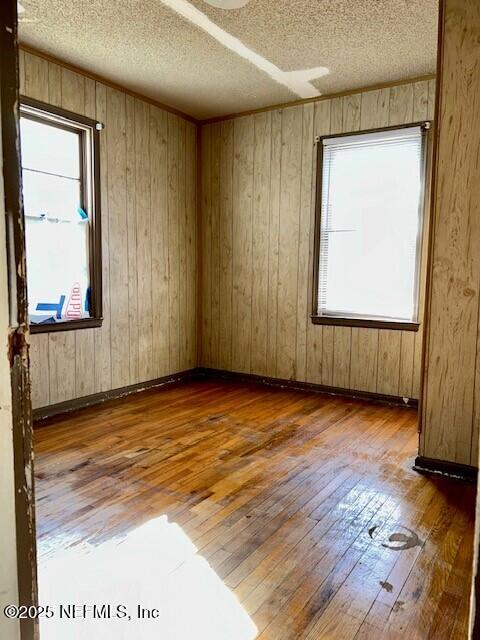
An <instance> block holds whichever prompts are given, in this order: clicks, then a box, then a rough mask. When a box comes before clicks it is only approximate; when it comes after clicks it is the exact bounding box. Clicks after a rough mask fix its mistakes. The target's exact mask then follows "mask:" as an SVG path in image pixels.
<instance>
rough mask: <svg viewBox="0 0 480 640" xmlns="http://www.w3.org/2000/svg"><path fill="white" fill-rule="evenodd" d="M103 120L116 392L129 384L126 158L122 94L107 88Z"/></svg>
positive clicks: (113, 378) (112, 346)
mask: <svg viewBox="0 0 480 640" xmlns="http://www.w3.org/2000/svg"><path fill="white" fill-rule="evenodd" d="M107 119H108V128H107V129H106V130H105V134H106V138H107V163H108V215H109V218H108V228H109V263H110V287H111V291H114V292H115V303H114V304H113V305H112V307H111V309H110V342H111V367H112V386H113V388H116V387H123V386H125V385H127V384H129V382H130V345H129V340H128V339H127V336H128V335H129V322H128V259H125V257H126V256H125V252H124V246H125V238H127V189H126V187H127V176H126V169H127V156H126V135H125V126H126V103H125V94H124V93H121V92H120V91H116V90H115V89H111V88H107ZM79 333H80V332H79ZM127 363H128V366H126V364H127Z"/></svg>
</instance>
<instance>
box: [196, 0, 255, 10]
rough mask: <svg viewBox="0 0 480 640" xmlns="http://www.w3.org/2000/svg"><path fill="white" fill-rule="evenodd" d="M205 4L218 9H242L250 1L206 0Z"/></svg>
mask: <svg viewBox="0 0 480 640" xmlns="http://www.w3.org/2000/svg"><path fill="white" fill-rule="evenodd" d="M205 2H206V3H207V4H211V5H212V7H216V8H217V9H241V8H242V7H244V6H245V5H246V4H248V3H249V2H250V0H205Z"/></svg>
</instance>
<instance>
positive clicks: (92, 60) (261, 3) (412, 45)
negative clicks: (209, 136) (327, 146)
mask: <svg viewBox="0 0 480 640" xmlns="http://www.w3.org/2000/svg"><path fill="white" fill-rule="evenodd" d="M22 5H23V7H24V8H25V13H24V14H23V20H24V21H22V22H21V23H20V42H21V43H24V44H26V45H29V46H31V47H34V48H36V49H38V50H40V51H43V52H45V53H48V54H50V55H52V56H55V57H58V58H60V59H62V60H64V61H66V62H69V63H71V64H74V65H77V66H80V67H83V68H85V69H88V70H89V71H91V72H92V73H95V74H97V75H101V76H103V77H105V78H107V79H110V80H111V81H113V82H116V83H117V84H121V85H123V86H125V87H127V88H129V89H131V90H133V91H137V92H138V93H141V94H144V95H146V96H148V97H150V98H153V99H155V100H158V101H160V102H163V103H165V104H169V105H171V106H173V107H176V108H177V109H180V110H182V111H184V112H186V113H188V114H190V115H193V116H194V117H197V118H200V119H203V118H209V117H213V116H218V115H224V114H228V113H233V112H239V111H244V110H249V109H255V108H258V107H263V106H269V105H272V104H277V103H283V102H289V101H292V100H296V99H298V97H299V93H298V92H296V89H295V87H296V86H297V85H298V83H297V85H296V84H295V83H292V82H289V81H285V83H284V84H280V82H279V81H278V78H280V81H282V77H283V76H284V77H285V78H286V79H287V78H288V79H289V80H290V75H291V76H292V78H293V77H294V76H295V78H296V77H297V76H296V75H295V74H288V73H287V74H284V73H283V72H292V71H303V70H308V69H311V68H313V67H326V68H327V69H328V73H327V74H326V75H323V76H321V77H318V76H315V77H316V78H317V79H315V77H314V78H313V79H311V78H310V77H308V78H307V81H308V82H310V84H307V90H308V88H309V89H310V90H311V91H312V93H315V92H317V91H318V92H321V93H323V94H326V93H334V92H337V91H345V90H348V89H355V88H359V87H364V86H368V85H372V84H377V83H381V82H388V81H396V80H403V79H406V78H409V77H414V76H420V75H425V74H429V73H433V72H434V71H435V59H436V37H437V36H436V29H437V10H438V0H251V2H250V3H249V4H248V5H247V6H246V7H244V8H242V9H238V10H232V11H223V10H221V9H215V8H213V7H211V6H210V5H208V4H206V3H205V2H203V0H190V2H187V1H186V0H164V2H162V0H96V1H95V2H92V0H75V1H74V2H73V1H70V2H65V1H64V0H22ZM167 5H169V6H167ZM177 5H178V10H179V11H181V12H183V15H180V14H179V13H177V11H175V8H176V7H177ZM190 9H191V11H192V12H193V15H194V18H193V19H194V20H197V18H198V16H199V13H198V10H200V11H201V12H202V13H203V14H205V16H206V17H207V18H209V19H210V22H209V21H208V20H206V22H207V23H209V24H210V25H211V23H212V22H213V23H214V25H213V28H212V33H215V29H216V27H215V25H217V26H218V27H220V28H221V29H219V30H218V31H219V32H220V34H222V31H221V30H223V32H226V41H229V40H228V39H230V40H233V41H236V42H237V43H238V41H241V42H240V45H241V49H242V50H246V51H247V53H248V51H249V50H250V51H251V52H252V60H253V61H254V62H255V60H256V59H263V60H265V64H264V65H263V67H262V68H259V66H262V65H261V64H260V65H259V66H256V64H254V63H252V62H250V61H249V60H247V59H245V54H243V55H244V57H242V56H241V55H239V54H238V53H236V52H235V51H232V49H231V48H228V46H225V44H222V43H220V42H218V40H216V39H215V37H213V36H212V35H209V34H208V33H206V32H205V31H204V29H203V28H201V27H200V26H198V25H197V24H193V22H192V21H191V20H188V19H186V18H185V17H183V16H184V15H186V14H188V13H189V12H190ZM195 9H197V11H195ZM195 16H197V18H195ZM230 36H234V38H230ZM220 39H222V38H220ZM222 41H223V39H222ZM232 48H233V49H235V46H233V47H232ZM239 50H240V49H239ZM247 57H248V55H247ZM257 64H258V61H257ZM269 67H272V68H273V70H274V72H273V73H270V72H269ZM277 68H278V69H277ZM265 69H267V71H265ZM277 71H278V73H277ZM282 74H283V76H282ZM313 75H315V74H313ZM307 76H308V74H307ZM273 78H277V80H274V79H273ZM302 78H303V76H302ZM301 82H303V79H302V80H301ZM304 84H305V83H304ZM285 85H286V86H285ZM292 87H293V89H292Z"/></svg>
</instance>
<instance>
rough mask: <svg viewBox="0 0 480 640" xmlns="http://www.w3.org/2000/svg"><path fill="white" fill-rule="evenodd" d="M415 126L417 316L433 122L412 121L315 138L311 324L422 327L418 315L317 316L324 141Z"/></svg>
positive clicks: (401, 328) (402, 328) (407, 329)
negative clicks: (418, 150)
mask: <svg viewBox="0 0 480 640" xmlns="http://www.w3.org/2000/svg"><path fill="white" fill-rule="evenodd" d="M412 127H421V130H422V156H421V167H420V171H421V176H420V185H421V186H420V200H419V228H420V236H419V238H418V241H417V254H416V259H415V300H416V302H415V310H416V314H418V307H419V299H420V287H421V282H420V277H421V260H422V237H423V233H424V227H425V219H426V213H425V203H426V184H427V182H426V178H427V175H428V173H427V158H428V151H427V150H428V145H429V136H428V133H429V131H430V130H431V128H432V122H431V121H430V120H422V121H420V122H412V123H409V124H399V125H392V126H388V127H379V128H375V129H362V130H361V131H349V132H345V133H336V134H329V135H325V136H318V137H317V138H316V139H315V142H316V144H317V167H316V187H315V188H316V192H315V226H314V234H315V235H314V247H313V256H314V264H313V269H314V271H313V291H312V313H311V316H310V317H311V321H312V323H313V324H322V325H330V326H341V327H362V328H372V329H396V330H398V331H418V329H419V327H420V319H419V318H418V315H416V318H415V320H412V321H403V320H394V319H392V320H387V319H383V318H382V319H376V318H374V317H369V316H365V317H362V316H347V315H343V316H334V315H321V314H319V313H318V284H319V277H320V233H321V216H322V181H323V141H324V140H327V139H329V138H343V137H347V136H354V135H362V134H368V133H380V132H382V131H396V130H399V129H410V128H412Z"/></svg>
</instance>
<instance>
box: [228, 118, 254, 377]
mask: <svg viewBox="0 0 480 640" xmlns="http://www.w3.org/2000/svg"><path fill="white" fill-rule="evenodd" d="M251 124H252V119H251V118H250V117H247V118H238V119H237V120H235V124H234V159H233V314H232V326H233V327H234V332H233V333H232V338H233V341H232V367H233V369H234V370H235V371H244V372H249V371H250V361H251V343H252V313H251V304H252V204H253V203H252V200H253V133H254V131H253V126H251Z"/></svg>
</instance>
